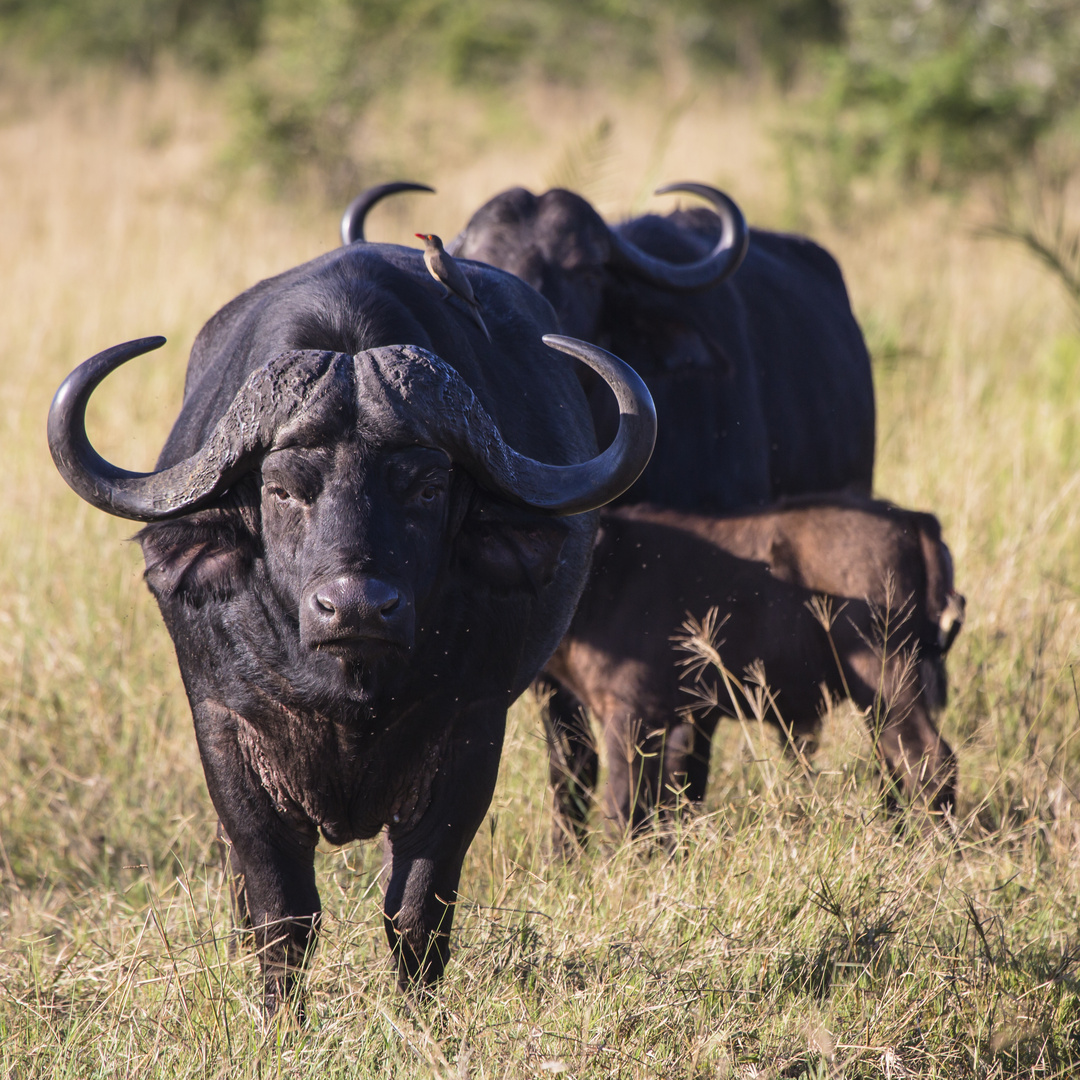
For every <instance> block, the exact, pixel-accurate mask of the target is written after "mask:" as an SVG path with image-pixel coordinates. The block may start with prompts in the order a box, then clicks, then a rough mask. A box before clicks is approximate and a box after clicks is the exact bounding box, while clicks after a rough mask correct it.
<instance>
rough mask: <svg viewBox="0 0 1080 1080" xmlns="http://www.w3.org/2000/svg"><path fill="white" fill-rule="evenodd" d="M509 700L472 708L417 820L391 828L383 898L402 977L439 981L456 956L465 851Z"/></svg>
mask: <svg viewBox="0 0 1080 1080" xmlns="http://www.w3.org/2000/svg"><path fill="white" fill-rule="evenodd" d="M505 726H506V703H505V701H500V702H498V703H497V704H482V705H477V706H473V707H472V708H471V709H469V710H468V711H467V712H466V713H465V714H464V715H463V716H461V717H460V718H459V719H458V720H457V721H456V722H455V725H454V731H453V732H452V734H451V737H450V739H449V740H448V742H447V744H446V748H445V751H444V753H443V755H442V757H441V759H440V761H439V763H438V772H437V773H436V774H435V777H434V779H433V781H432V787H431V799H430V802H429V804H428V807H427V809H426V810H425V812H424V814H423V816H422V817H421V818H420V820H419V821H418V822H416V823H415V824H414V825H403V826H401V827H396V826H394V825H391V826H390V829H389V830H388V833H387V843H388V845H389V855H390V879H389V882H388V884H387V887H386V895H385V897H384V899H383V919H384V923H385V926H386V936H387V940H388V941H389V942H390V947H391V949H393V951H394V955H395V957H396V959H397V969H398V983H399V984H400V985H401V986H402V987H405V986H407V985H409V984H410V983H415V982H422V983H425V984H430V983H433V982H435V980H437V979H438V978H439V977H440V976H441V975H442V973H443V969H444V968H445V967H446V962H447V960H448V959H449V957H450V929H451V927H452V925H453V921H454V903H455V901H456V899H457V886H458V880H459V879H460V877H461V864H462V862H463V861H464V859H465V852H466V851H468V849H469V844H470V843H472V838H473V836H475V835H476V830H477V829H478V828H479V826H480V823H481V822H482V821H483V820H484V814H485V813H486V812H487V808H488V806H489V805H490V804H491V796H492V794H493V793H494V791H495V781H496V779H497V777H498V774H499V755H500V754H501V752H502V741H503V733H504V729H505Z"/></svg>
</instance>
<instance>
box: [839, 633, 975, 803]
mask: <svg viewBox="0 0 1080 1080" xmlns="http://www.w3.org/2000/svg"><path fill="white" fill-rule="evenodd" d="M851 669H852V671H851V676H850V677H849V684H850V689H851V697H852V700H854V701H855V703H856V705H858V706H859V707H860V708H862V709H864V710H865V711H866V716H867V725H868V727H869V729H870V737H871V739H872V740H873V743H874V748H875V751H876V752H877V755H878V760H879V761H880V762H881V765H882V769H883V773H884V776H885V781H886V784H887V785H888V787H889V789H890V790H889V791H888V792H887V795H886V798H887V800H888V803H889V807H890V809H895V807H896V803H897V799H896V793H897V792H899V793H900V794H901V795H903V797H904V798H905V799H906V800H907V801H908V803H909V804H910V805H912V806H913V807H919V808H921V809H924V810H927V811H930V812H939V813H940V812H942V811H946V810H951V809H952V807H953V803H954V800H955V797H956V758H955V755H954V754H953V752H952V748H951V747H950V746H949V744H948V743H947V742H946V741H945V740H944V739H943V738H942V737H941V734H940V732H939V731H938V729H937V725H936V724H935V723H934V719H933V717H932V715H931V713H930V709H929V707H928V703H927V695H926V693H925V692H924V687H923V685H922V680H921V677H920V665H919V664H918V663H917V661H916V660H915V659H913V658H912V655H911V652H910V649H909V648H907V647H905V648H901V649H897V650H896V651H895V652H893V653H892V654H890V655H889V656H887V657H886V659H885V661H884V662H882V658H881V655H880V653H877V652H874V651H871V650H869V649H864V650H860V651H859V652H858V653H857V654H853V655H852V658H851Z"/></svg>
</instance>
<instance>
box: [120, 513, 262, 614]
mask: <svg viewBox="0 0 1080 1080" xmlns="http://www.w3.org/2000/svg"><path fill="white" fill-rule="evenodd" d="M135 539H136V540H138V541H139V544H140V545H141V546H142V550H143V558H144V559H145V560H146V574H145V577H146V583H147V585H149V586H150V591H151V592H152V593H153V594H154V595H155V596H156V597H157V598H158V600H171V599H173V597H180V598H181V599H183V600H185V601H187V602H188V603H192V604H196V605H198V604H201V603H203V602H204V601H206V600H210V599H223V598H225V597H227V596H230V595H232V593H234V592H235V591H236V590H237V589H239V588H240V587H241V586H242V585H243V583H244V581H245V579H246V577H247V574H248V571H249V570H250V568H251V563H252V561H253V560H254V557H255V548H256V541H255V537H254V536H253V534H252V533H251V531H250V530H249V529H248V528H247V527H246V526H245V523H244V521H243V519H242V517H241V514H240V512H239V511H237V510H235V509H216V510H209V511H204V512H202V513H197V514H192V515H190V516H189V517H185V518H181V519H180V520H178V521H166V522H161V523H157V524H153V525H147V526H146V528H144V529H141V530H140V531H139V532H138V533H136V534H135Z"/></svg>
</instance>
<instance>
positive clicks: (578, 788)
mask: <svg viewBox="0 0 1080 1080" xmlns="http://www.w3.org/2000/svg"><path fill="white" fill-rule="evenodd" d="M533 692H534V693H535V694H536V695H537V697H538V698H539V699H540V701H541V714H542V716H543V720H544V733H545V734H546V736H547V744H548V777H549V780H550V783H551V793H552V796H553V802H554V813H553V820H552V825H551V848H552V851H553V852H554V853H555V854H557V855H567V854H569V853H570V852H571V851H573V850H574V849H575V848H576V847H579V846H581V845H582V844H583V843H584V841H585V831H586V829H585V827H586V822H587V819H588V816H589V810H590V809H591V807H592V803H593V795H594V792H595V791H596V777H597V771H598V767H599V755H598V754H597V752H596V743H595V741H594V740H593V735H592V729H591V728H590V726H589V719H588V717H587V716H586V715H585V707H584V706H583V705H582V704H581V702H580V701H578V699H577V698H576V697H575V696H574V695H573V694H571V693H570V691H569V690H567V689H566V688H565V687H564V686H562V684H561V683H559V682H557V681H556V680H555V679H553V678H551V677H550V676H548V675H540V676H539V677H538V678H537V679H536V680H535V682H534V683H533Z"/></svg>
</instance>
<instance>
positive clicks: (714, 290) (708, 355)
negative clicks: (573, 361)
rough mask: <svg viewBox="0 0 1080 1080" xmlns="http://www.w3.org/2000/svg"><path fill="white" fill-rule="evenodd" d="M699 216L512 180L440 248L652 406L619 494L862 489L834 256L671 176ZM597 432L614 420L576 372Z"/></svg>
mask: <svg viewBox="0 0 1080 1080" xmlns="http://www.w3.org/2000/svg"><path fill="white" fill-rule="evenodd" d="M409 189H414V190H430V188H426V187H424V186H423V185H416V184H409V183H404V182H399V183H393V184H385V185H381V186H380V187H377V188H372V189H370V190H369V191H367V192H364V193H363V194H362V195H361V196H359V197H358V198H357V199H356V200H354V202H353V203H352V205H351V206H350V207H349V209H348V211H347V212H346V214H345V217H344V219H343V221H342V236H343V239H344V240H346V242H350V241H358V240H362V239H363V238H364V237H363V229H364V218H365V216H366V214H367V212H368V211H369V210H370V208H371V207H372V206H373V205H374V204H375V203H376V202H377V201H378V200H379V199H380V198H383V197H385V196H387V195H390V194H393V193H394V192H397V191H402V190H409ZM662 191H667V192H675V191H685V192H689V193H692V194H696V195H698V196H700V197H703V198H705V199H706V200H707V201H708V202H709V203H710V204H711V207H712V209H711V210H708V209H705V208H697V209H692V210H684V211H676V212H675V213H672V214H669V215H668V216H666V217H661V216H657V215H651V214H650V215H646V216H644V217H639V218H634V219H632V220H630V221H627V222H625V223H623V224H621V225H618V226H614V227H613V226H609V225H608V224H607V223H606V222H605V221H604V220H603V219H602V218H601V217H600V215H599V214H598V213H597V212H596V210H595V209H594V208H593V207H592V206H591V205H590V204H589V203H588V202H586V200H584V199H582V198H581V197H580V196H578V195H576V194H574V193H573V192H570V191H565V190H562V189H559V188H556V189H553V190H551V191H547V192H545V193H544V194H542V195H539V196H537V195H533V194H532V193H531V192H529V191H526V190H525V189H524V188H512V189H510V190H509V191H504V192H503V193H502V194H500V195H496V196H495V197H494V198H493V199H491V200H490V201H489V202H488V203H486V204H485V205H484V206H482V207H481V208H480V209H479V210H477V211H476V213H475V214H474V215H473V216H472V218H471V220H470V221H469V223H468V224H467V225H466V227H465V228H464V230H463V231H462V232H461V233H460V234H459V235H458V236H457V237H456V238H455V239H454V240H453V241H452V242H451V243H450V244H448V245H447V250H449V251H451V252H452V253H453V254H455V255H458V256H462V257H465V258H469V259H476V260H479V261H482V262H486V263H489V264H491V265H492V266H498V267H501V268H502V269H504V270H509V271H510V272H511V273H513V274H515V275H516V276H518V277H520V278H521V279H522V280H523V281H526V282H528V283H529V284H530V285H532V286H533V287H534V288H535V289H537V290H538V291H539V292H540V293H542V294H543V295H544V296H545V297H546V298H547V299H548V300H549V301H550V302H551V304H552V306H553V307H554V308H555V311H556V313H557V314H558V317H559V322H560V324H561V327H562V330H563V332H564V333H566V334H570V335H572V336H574V337H578V338H583V339H585V340H587V341H591V342H593V343H595V344H597V345H600V346H601V347H603V348H605V349H610V350H611V351H612V352H614V353H616V354H617V355H618V356H620V357H622V358H623V359H624V360H625V361H626V362H627V363H629V364H631V365H632V366H633V367H634V369H635V370H636V371H637V372H638V373H639V374H640V375H641V376H642V378H643V379H644V380H645V382H646V384H647V385H648V387H649V389H650V391H651V392H652V395H653V399H654V401H655V403H656V411H657V417H658V421H659V429H658V435H657V443H656V450H655V452H654V454H653V457H652V461H651V462H650V464H649V467H648V468H647V469H646V470H645V472H644V474H643V475H642V477H641V479H640V480H639V481H638V483H637V484H635V485H634V486H633V488H631V489H630V491H628V492H627V493H626V494H625V495H624V496H623V498H622V500H621V501H622V502H650V503H652V504H655V505H658V506H669V507H672V508H674V509H681V510H695V511H699V512H707V513H718V512H727V511H731V510H738V509H743V508H746V507H750V506H760V505H764V504H767V503H769V502H772V501H773V500H774V499H776V498H779V497H781V496H785V495H800V494H806V493H811V492H821V491H836V490H840V489H851V490H857V491H862V492H864V493H869V491H870V488H871V480H872V474H873V467H874V391H873V383H872V379H871V371H870V359H869V356H868V354H867V351H866V346H865V343H864V342H863V337H862V333H861V331H860V330H859V326H858V324H857V323H856V321H855V318H854V316H853V315H852V312H851V305H850V303H849V300H848V294H847V290H846V288H845V286H844V280H843V277H842V275H841V273H840V268H839V267H838V266H837V264H836V261H835V260H834V259H833V258H832V256H831V255H829V253H828V252H826V251H825V250H823V249H822V248H821V247H819V246H818V245H817V244H815V243H813V242H812V241H811V240H808V239H806V238H805V237H801V236H792V235H786V234H782V233H775V232H768V231H765V230H761V229H748V228H747V225H746V222H745V220H744V218H743V215H742V213H741V211H740V210H739V208H738V206H736V205H735V203H734V202H732V200H731V199H729V198H728V197H727V196H726V195H724V194H723V193H722V192H719V191H717V190H715V189H714V188H710V187H707V186H706V185H703V184H674V185H671V186H670V187H667V188H664V189H662ZM586 379H587V381H586V392H587V394H588V396H589V404H590V406H591V408H592V411H593V414H594V417H595V419H596V423H597V431H598V434H599V437H600V440H601V445H603V443H604V441H605V440H607V439H610V438H611V437H612V435H613V434H614V430H615V422H616V419H617V417H616V416H615V414H614V411H613V410H612V408H611V405H610V400H609V398H610V395H607V394H606V392H605V391H604V390H603V387H602V385H601V384H599V383H597V382H596V381H595V380H594V379H592V377H591V376H586Z"/></svg>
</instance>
